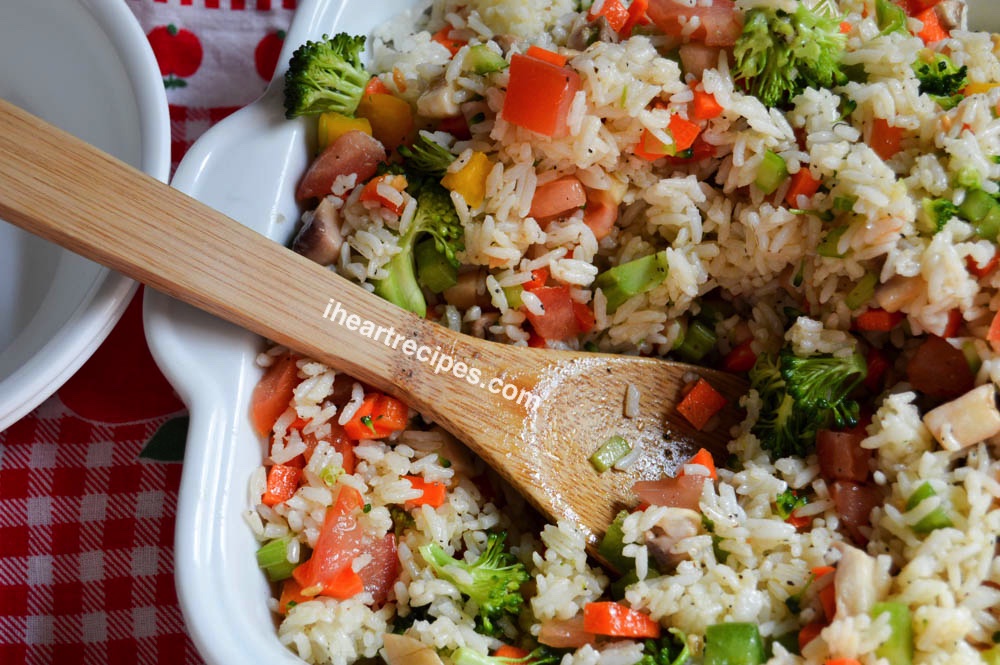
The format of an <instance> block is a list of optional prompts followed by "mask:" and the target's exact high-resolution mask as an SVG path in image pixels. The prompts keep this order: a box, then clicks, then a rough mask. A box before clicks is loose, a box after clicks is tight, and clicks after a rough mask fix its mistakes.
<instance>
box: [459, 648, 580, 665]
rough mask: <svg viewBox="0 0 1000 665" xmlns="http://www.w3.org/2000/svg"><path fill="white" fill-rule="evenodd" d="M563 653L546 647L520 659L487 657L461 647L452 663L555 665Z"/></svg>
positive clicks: (475, 664) (462, 664) (471, 664)
mask: <svg viewBox="0 0 1000 665" xmlns="http://www.w3.org/2000/svg"><path fill="white" fill-rule="evenodd" d="M562 657H563V654H562V653H561V652H559V653H557V652H556V651H554V650H552V649H550V648H549V647H546V646H539V647H538V648H536V649H535V650H534V651H532V652H531V653H529V654H528V655H527V656H522V657H520V658H507V657H505V656H487V655H486V654H483V653H479V652H478V651H476V650H475V649H470V648H469V647H459V648H458V649H456V650H455V651H454V652H452V654H451V662H452V663H454V665H521V664H522V663H531V665H553V664H554V663H558V662H559V661H561V660H562Z"/></svg>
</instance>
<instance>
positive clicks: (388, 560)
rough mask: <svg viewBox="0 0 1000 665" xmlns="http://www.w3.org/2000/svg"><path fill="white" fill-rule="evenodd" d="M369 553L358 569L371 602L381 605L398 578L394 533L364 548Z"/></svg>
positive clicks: (398, 567) (397, 556) (398, 566)
mask: <svg viewBox="0 0 1000 665" xmlns="http://www.w3.org/2000/svg"><path fill="white" fill-rule="evenodd" d="M366 552H367V553H368V554H370V555H371V557H372V558H371V560H370V561H369V562H368V564H367V565H366V566H365V567H364V568H362V569H361V570H359V571H358V575H359V576H360V577H361V583H362V585H363V586H364V590H365V591H367V592H368V593H370V594H371V595H372V599H373V600H372V604H373V605H374V606H375V607H381V606H382V605H384V604H385V601H386V599H387V598H388V597H389V592H390V591H391V590H392V587H393V585H394V584H395V583H396V580H397V579H398V578H399V571H400V564H399V555H398V554H397V549H396V534H394V533H392V532H391V531H390V532H389V533H387V534H385V537H384V538H382V539H381V540H377V541H375V543H374V544H373V545H371V546H370V547H368V548H367V549H366Z"/></svg>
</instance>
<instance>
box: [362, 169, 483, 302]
mask: <svg viewBox="0 0 1000 665" xmlns="http://www.w3.org/2000/svg"><path fill="white" fill-rule="evenodd" d="M408 179H409V178H408ZM411 184H412V185H413V188H412V189H416V191H415V192H414V191H411V194H412V195H414V196H415V197H416V199H417V209H416V212H415V213H414V215H413V219H412V220H411V221H410V224H409V226H407V227H406V229H405V230H404V232H403V234H402V235H401V236H400V238H399V247H400V251H399V253H398V254H396V255H395V256H393V257H392V259H390V261H389V263H388V264H386V266H385V269H386V270H387V271H388V275H387V276H386V277H385V278H384V279H380V280H377V281H375V293H377V294H378V295H380V296H382V297H383V298H385V299H386V300H388V301H389V302H391V303H393V304H396V305H399V306H400V307H402V308H403V309H408V310H410V311H411V312H413V313H414V314H417V315H418V316H421V317H423V316H425V315H426V314H427V301H426V300H425V299H424V293H423V291H422V290H421V288H420V284H419V283H418V282H417V272H416V270H417V268H416V261H415V260H414V256H413V248H414V246H415V245H416V243H417V240H418V239H419V238H420V237H421V236H424V235H430V236H431V237H432V238H433V239H434V245H435V248H436V249H437V251H438V253H439V254H441V258H442V260H443V261H446V262H448V263H450V264H451V265H452V266H454V267H456V268H457V267H458V265H459V261H458V259H457V258H455V253H456V252H458V251H461V249H462V248H463V245H462V238H463V234H464V231H463V229H462V223H461V220H459V218H458V213H457V212H456V211H455V206H454V204H452V202H451V195H450V194H448V190H446V189H445V188H444V187H442V186H441V185H439V184H438V183H436V182H434V181H432V180H429V179H426V178H424V179H414V180H413V181H411ZM408 191H410V189H408Z"/></svg>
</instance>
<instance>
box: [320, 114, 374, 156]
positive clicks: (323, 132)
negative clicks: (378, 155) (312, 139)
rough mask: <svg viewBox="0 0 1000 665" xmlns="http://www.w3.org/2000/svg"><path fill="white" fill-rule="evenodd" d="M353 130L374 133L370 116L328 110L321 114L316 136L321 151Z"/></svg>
mask: <svg viewBox="0 0 1000 665" xmlns="http://www.w3.org/2000/svg"><path fill="white" fill-rule="evenodd" d="M351 131H359V132H364V133H365V134H367V135H368V136H371V135H372V124H371V123H370V122H368V118H351V117H349V116H346V115H343V114H340V113H334V112H333V111H327V112H326V113H320V114H319V126H318V129H317V132H316V138H317V141H318V142H319V149H320V152H322V151H323V149H324V148H326V146H328V145H330V144H331V143H333V142H334V141H336V140H337V139H338V138H340V137H341V136H342V135H343V134H346V133H347V132H351Z"/></svg>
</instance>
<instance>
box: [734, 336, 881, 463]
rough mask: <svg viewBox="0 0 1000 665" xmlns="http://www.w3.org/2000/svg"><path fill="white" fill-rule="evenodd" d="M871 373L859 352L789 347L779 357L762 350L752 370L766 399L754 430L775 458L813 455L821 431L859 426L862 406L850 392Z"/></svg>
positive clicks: (755, 383) (752, 379) (752, 378)
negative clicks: (800, 352)
mask: <svg viewBox="0 0 1000 665" xmlns="http://www.w3.org/2000/svg"><path fill="white" fill-rule="evenodd" d="M867 373H868V369H867V366H866V364H865V359H864V357H863V356H862V355H861V354H859V353H853V354H851V355H849V356H845V357H835V356H833V355H830V354H817V355H812V356H808V357H806V358H800V357H798V356H796V355H795V354H794V353H793V352H792V350H791V348H789V347H788V346H785V347H784V348H783V349H782V350H781V352H780V353H779V354H778V357H777V358H776V359H775V358H772V357H771V356H770V355H769V354H762V355H761V356H760V358H758V359H757V363H756V364H755V365H754V367H753V369H752V370H750V385H751V387H753V388H754V389H756V390H757V392H758V394H759V395H760V398H761V402H762V404H761V414H760V418H759V419H758V420H757V424H756V425H754V427H753V433H754V434H756V435H757V438H759V439H760V442H761V445H762V446H763V447H764V448H765V449H766V450H768V451H769V452H770V453H771V454H772V455H774V456H775V457H787V456H788V455H801V456H805V455H807V454H809V453H810V452H812V450H813V449H814V448H815V447H816V433H817V432H818V431H819V430H821V429H826V428H828V427H834V426H836V427H853V426H854V425H856V424H857V422H858V415H859V412H860V406H859V405H858V403H857V402H856V401H855V400H852V399H849V398H848V395H850V393H851V391H852V390H854V388H855V387H857V386H858V384H860V383H861V382H862V381H864V379H865V376H867Z"/></svg>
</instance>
